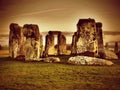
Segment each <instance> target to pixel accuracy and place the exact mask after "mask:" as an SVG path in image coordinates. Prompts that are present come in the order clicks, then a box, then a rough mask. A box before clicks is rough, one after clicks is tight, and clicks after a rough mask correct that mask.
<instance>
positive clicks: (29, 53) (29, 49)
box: [23, 24, 40, 60]
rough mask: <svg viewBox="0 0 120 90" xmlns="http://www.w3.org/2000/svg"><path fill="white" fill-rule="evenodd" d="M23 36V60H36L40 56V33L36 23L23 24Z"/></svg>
mask: <svg viewBox="0 0 120 90" xmlns="http://www.w3.org/2000/svg"><path fill="white" fill-rule="evenodd" d="M23 28H24V36H25V37H26V42H25V44H24V50H25V60H37V59H39V57H40V33H39V28H38V26H37V25H34V24H25V25H24V26H23Z"/></svg>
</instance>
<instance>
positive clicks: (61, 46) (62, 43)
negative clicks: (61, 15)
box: [58, 33, 66, 55]
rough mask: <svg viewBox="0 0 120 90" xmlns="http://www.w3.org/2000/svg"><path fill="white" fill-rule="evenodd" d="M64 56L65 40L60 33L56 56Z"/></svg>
mask: <svg viewBox="0 0 120 90" xmlns="http://www.w3.org/2000/svg"><path fill="white" fill-rule="evenodd" d="M62 54H66V38H65V36H64V35H62V33H59V34H58V55H62Z"/></svg>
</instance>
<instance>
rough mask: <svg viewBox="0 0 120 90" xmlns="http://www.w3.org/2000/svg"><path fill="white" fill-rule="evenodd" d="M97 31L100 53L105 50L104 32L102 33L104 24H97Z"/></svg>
mask: <svg viewBox="0 0 120 90" xmlns="http://www.w3.org/2000/svg"><path fill="white" fill-rule="evenodd" d="M96 31H97V41H98V52H99V51H101V50H103V32H102V23H101V22H97V23H96Z"/></svg>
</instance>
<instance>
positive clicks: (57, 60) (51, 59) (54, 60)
mask: <svg viewBox="0 0 120 90" xmlns="http://www.w3.org/2000/svg"><path fill="white" fill-rule="evenodd" d="M44 62H48V63H51V62H60V59H59V58H58V57H47V58H44Z"/></svg>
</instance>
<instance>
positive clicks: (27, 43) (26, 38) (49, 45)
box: [9, 18, 117, 60]
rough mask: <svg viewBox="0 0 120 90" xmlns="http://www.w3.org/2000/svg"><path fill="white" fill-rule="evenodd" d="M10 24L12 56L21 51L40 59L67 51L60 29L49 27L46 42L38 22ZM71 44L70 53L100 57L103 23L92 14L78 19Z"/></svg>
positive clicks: (30, 56)
mask: <svg viewBox="0 0 120 90" xmlns="http://www.w3.org/2000/svg"><path fill="white" fill-rule="evenodd" d="M9 28H10V32H9V52H10V57H12V58H17V57H19V56H21V55H22V56H24V58H25V60H38V59H39V58H41V57H48V56H50V55H67V43H66V34H64V33H62V32H61V31H49V32H48V34H47V35H46V36H45V46H43V36H42V34H41V33H40V31H39V27H38V25H36V24H25V25H23V27H21V26H19V25H18V24H17V23H11V24H10V26H9ZM55 36H56V38H57V44H56V45H55V39H56V38H55ZM70 46H71V48H70V49H71V55H73V54H74V55H85V56H92V57H97V56H98V54H99V53H98V52H99V51H101V50H103V49H104V48H103V34H102V23H100V22H95V20H94V19H90V18H88V19H79V21H78V23H77V31H76V32H74V34H73V36H72V43H71V45H70ZM116 46H117V44H116Z"/></svg>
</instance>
